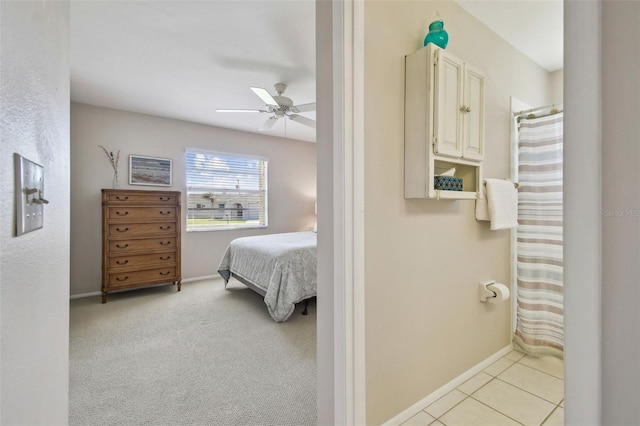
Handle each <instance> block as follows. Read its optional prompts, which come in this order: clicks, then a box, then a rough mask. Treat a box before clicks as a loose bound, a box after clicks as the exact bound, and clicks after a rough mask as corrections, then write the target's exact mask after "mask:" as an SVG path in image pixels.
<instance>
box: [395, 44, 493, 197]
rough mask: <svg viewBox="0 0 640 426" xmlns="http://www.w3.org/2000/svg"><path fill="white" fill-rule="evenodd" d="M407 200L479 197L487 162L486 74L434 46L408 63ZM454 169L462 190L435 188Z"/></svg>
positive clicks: (406, 110) (406, 106) (410, 57)
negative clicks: (442, 175) (440, 176)
mask: <svg viewBox="0 0 640 426" xmlns="http://www.w3.org/2000/svg"><path fill="white" fill-rule="evenodd" d="M405 65H406V70H405V72H406V75H405V78H406V80H405V198H450V199H475V198H476V193H478V192H479V185H480V183H481V182H482V176H481V175H482V160H483V158H484V75H483V74H482V72H480V71H479V70H478V69H476V68H474V67H473V66H471V65H469V64H467V63H465V62H464V61H462V60H460V59H459V58H457V57H456V56H454V55H452V54H451V53H449V52H446V51H445V50H443V49H440V48H439V47H437V46H434V45H432V44H430V45H428V46H427V47H424V48H422V49H420V50H418V51H417V52H415V53H413V54H411V55H408V56H407V57H406V59H405ZM451 167H455V168H456V174H455V177H460V178H462V179H463V190H462V191H443V190H436V189H435V188H434V176H436V175H438V174H440V173H442V172H444V171H445V170H446V169H449V168H451Z"/></svg>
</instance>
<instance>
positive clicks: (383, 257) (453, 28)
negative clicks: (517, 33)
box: [364, 1, 551, 424]
mask: <svg viewBox="0 0 640 426" xmlns="http://www.w3.org/2000/svg"><path fill="white" fill-rule="evenodd" d="M436 10H438V11H439V13H440V15H441V16H442V18H443V20H444V23H445V29H446V30H447V31H448V33H449V46H448V47H447V50H448V51H451V52H452V53H453V54H455V55H457V56H458V57H460V58H461V59H463V60H465V61H467V62H469V63H470V64H472V65H474V66H476V67H477V68H479V69H481V70H483V71H484V73H485V75H486V86H485V91H486V104H485V117H486V122H485V125H486V132H485V140H486V154H485V163H484V174H485V177H497V178H506V177H509V108H510V96H514V97H516V98H518V99H520V100H522V101H524V102H526V103H528V104H530V105H547V104H549V103H551V99H549V95H548V94H549V93H550V81H549V80H550V78H549V74H548V73H547V72H546V71H545V70H543V69H542V68H541V67H539V66H537V65H536V64H534V63H533V62H532V61H531V60H530V59H528V58H526V57H525V56H524V55H523V54H522V53H520V52H519V51H517V50H516V49H515V48H513V47H512V46H511V45H510V44H508V43H506V42H504V41H503V40H502V39H500V38H498V37H497V36H496V35H495V34H494V33H493V32H491V31H490V30H489V29H488V28H487V27H485V26H484V25H483V24H481V23H479V22H478V21H477V20H475V19H474V18H473V17H472V16H470V15H469V14H467V13H466V12H464V11H463V10H462V9H461V8H460V7H459V6H458V5H457V4H456V3H455V2H453V1H445V2H432V1H421V2H408V1H369V2H366V3H365V68H364V70H365V182H366V187H365V247H366V249H365V281H366V283H365V285H366V305H365V306H366V381H367V383H366V392H367V423H368V424H380V423H382V422H384V421H385V420H388V419H389V418H391V417H393V416H394V415H396V414H398V413H399V412H401V411H403V410H404V409H406V408H408V407H409V406H410V405H412V404H413V403H415V402H417V401H419V400H420V399H422V398H424V397H425V396H427V395H428V394H430V393H431V392H433V391H434V390H436V389H437V388H439V387H440V386H442V385H444V384H446V383H447V382H449V381H450V380H452V379H453V378H455V377H456V376H458V375H460V374H461V373H463V372H464V371H466V370H468V369H469V368H471V367H472V366H474V365H475V364H477V363H479V362H480V361H482V360H484V359H485V358H487V357H488V356H490V355H492V354H494V353H495V352H497V351H499V350H500V349H502V348H504V347H505V346H507V345H509V344H510V342H511V334H510V307H509V304H508V303H504V304H501V305H486V304H482V303H480V302H479V300H478V287H477V285H478V284H477V283H478V282H480V281H482V280H486V279H495V280H497V281H498V282H503V283H508V282H509V273H510V267H509V231H497V232H493V231H490V230H489V225H488V223H478V222H476V221H475V219H474V203H473V202H472V201H435V200H405V199H404V198H403V135H404V129H403V125H404V122H403V108H404V55H406V54H408V53H411V52H413V51H415V50H416V49H417V48H419V47H420V46H421V45H422V40H423V38H424V35H425V30H426V29H427V26H428V24H429V21H430V18H431V17H432V16H433V14H434V12H435V11H436Z"/></svg>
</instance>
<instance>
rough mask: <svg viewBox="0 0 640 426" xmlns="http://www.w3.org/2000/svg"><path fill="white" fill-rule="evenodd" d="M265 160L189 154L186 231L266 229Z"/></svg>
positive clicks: (226, 155) (189, 152)
mask: <svg viewBox="0 0 640 426" xmlns="http://www.w3.org/2000/svg"><path fill="white" fill-rule="evenodd" d="M267 166H268V160H267V159H265V158H259V157H251V156H244V155H235V154H226V153H218V152H210V151H197V150H187V152H186V173H187V204H188V205H187V228H186V229H187V231H204V230H220V229H238V228H255V227H266V226H267V225H268V221H267Z"/></svg>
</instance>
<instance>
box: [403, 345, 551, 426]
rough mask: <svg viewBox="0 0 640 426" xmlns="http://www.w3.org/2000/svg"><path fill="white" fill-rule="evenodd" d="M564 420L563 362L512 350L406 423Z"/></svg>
mask: <svg viewBox="0 0 640 426" xmlns="http://www.w3.org/2000/svg"><path fill="white" fill-rule="evenodd" d="M423 425H424V426H427V425H434V426H442V425H445V426H474V425H478V426H480V425H483V426H484V425H486V426H500V425H526V426H540V425H544V426H558V425H564V366H563V362H562V360H561V359H558V358H555V357H541V358H534V357H532V356H529V355H524V354H522V353H520V352H518V351H512V352H510V353H508V354H507V355H505V356H504V357H502V358H500V359H499V360H498V361H496V362H494V363H493V364H491V365H490V366H489V367H487V368H486V369H484V371H482V372H480V373H478V374H476V375H475V376H473V377H472V378H470V379H469V380H467V381H466V382H464V383H463V384H461V385H460V386H458V387H457V388H456V389H454V390H452V391H451V392H449V393H448V394H446V395H445V396H443V397H442V398H440V399H439V400H437V401H436V402H434V403H432V404H431V405H429V406H428V407H426V408H425V409H423V410H422V411H420V412H419V413H418V414H416V415H415V416H413V417H412V418H410V419H409V420H407V421H406V422H404V423H403V426H423Z"/></svg>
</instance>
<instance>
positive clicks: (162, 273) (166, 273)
mask: <svg viewBox="0 0 640 426" xmlns="http://www.w3.org/2000/svg"><path fill="white" fill-rule="evenodd" d="M170 273H171V272H170V271H169V272H159V274H160V275H169V274H170Z"/></svg>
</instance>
